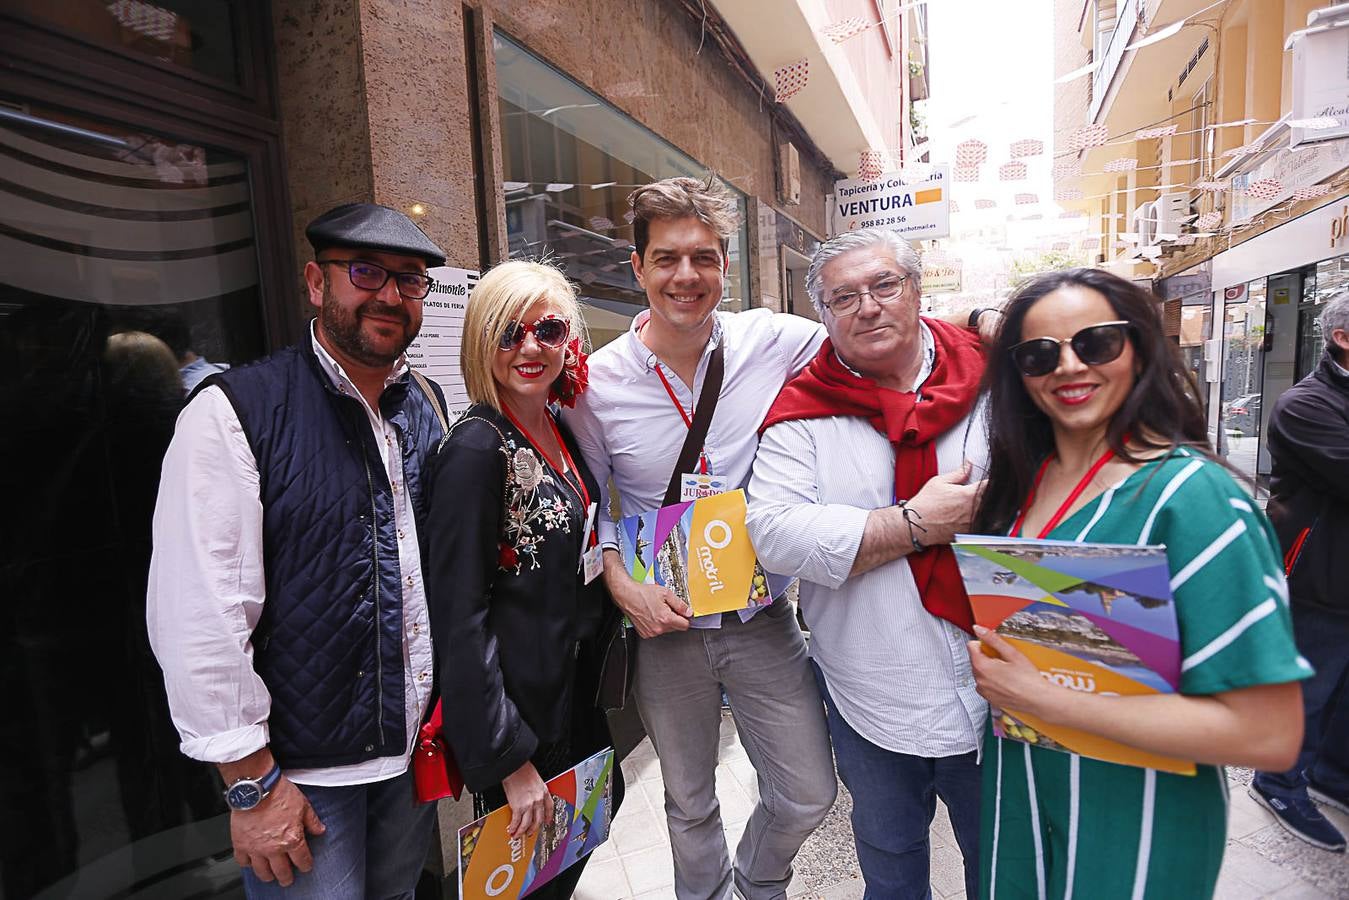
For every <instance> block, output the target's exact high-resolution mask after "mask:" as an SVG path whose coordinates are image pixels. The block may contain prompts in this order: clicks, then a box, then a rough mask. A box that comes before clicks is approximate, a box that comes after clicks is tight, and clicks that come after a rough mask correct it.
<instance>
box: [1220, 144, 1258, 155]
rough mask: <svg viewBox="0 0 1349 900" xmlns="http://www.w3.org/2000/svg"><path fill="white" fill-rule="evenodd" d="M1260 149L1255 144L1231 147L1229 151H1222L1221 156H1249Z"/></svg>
mask: <svg viewBox="0 0 1349 900" xmlns="http://www.w3.org/2000/svg"><path fill="white" fill-rule="evenodd" d="M1259 149H1260V148H1259V147H1257V146H1256V145H1255V144H1242V145H1241V146H1240V147H1233V148H1232V149H1231V150H1224V151H1223V156H1250V155H1251V154H1252V153H1255V152H1257V151H1258V150H1259Z"/></svg>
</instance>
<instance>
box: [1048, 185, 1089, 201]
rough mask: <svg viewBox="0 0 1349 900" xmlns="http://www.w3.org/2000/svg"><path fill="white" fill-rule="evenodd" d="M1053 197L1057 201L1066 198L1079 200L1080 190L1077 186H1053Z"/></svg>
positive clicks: (1080, 196)
mask: <svg viewBox="0 0 1349 900" xmlns="http://www.w3.org/2000/svg"><path fill="white" fill-rule="evenodd" d="M1054 199H1055V200H1058V201H1059V202H1064V201H1066V200H1081V199H1082V192H1081V191H1079V190H1078V189H1077V188H1054Z"/></svg>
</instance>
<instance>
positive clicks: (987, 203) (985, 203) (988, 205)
mask: <svg viewBox="0 0 1349 900" xmlns="http://www.w3.org/2000/svg"><path fill="white" fill-rule="evenodd" d="M997 205H998V204H997V203H996V202H994V201H992V200H975V201H974V208H975V209H993V208H994V207H995V206H997Z"/></svg>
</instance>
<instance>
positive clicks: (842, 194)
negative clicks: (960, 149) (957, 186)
mask: <svg viewBox="0 0 1349 900" xmlns="http://www.w3.org/2000/svg"><path fill="white" fill-rule="evenodd" d="M931 169H932V171H931V175H929V177H928V178H927V179H926V180H924V181H914V180H911V179H910V180H906V179H905V178H904V176H903V175H902V174H901V173H899V172H890V173H888V174H885V175H882V176H881V177H880V178H877V179H876V180H875V181H863V180H861V179H860V178H850V179H847V180H844V181H838V182H835V183H834V196H833V198H832V200H831V207H832V208H831V209H830V211H829V212H830V218H831V221H832V223H833V227H831V228H830V229H829V233H830V235H836V234H842V233H843V232H845V231H857V230H858V229H860V228H889V229H892V230H894V231H897V232H899V234H900V235H901V236H903V237H904V238H907V239H908V240H911V241H928V240H932V239H933V238H943V237H948V236H949V235H950V234H951V187H950V185H951V167H950V166H948V165H940V166H932V167H931Z"/></svg>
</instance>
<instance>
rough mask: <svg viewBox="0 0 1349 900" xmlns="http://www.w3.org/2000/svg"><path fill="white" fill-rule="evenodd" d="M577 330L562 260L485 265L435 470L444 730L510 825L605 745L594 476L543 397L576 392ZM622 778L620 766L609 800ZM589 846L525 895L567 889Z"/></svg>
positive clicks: (468, 780)
mask: <svg viewBox="0 0 1349 900" xmlns="http://www.w3.org/2000/svg"><path fill="white" fill-rule="evenodd" d="M583 342H584V327H583V323H582V320H581V313H580V308H579V306H578V304H577V302H576V294H575V291H574V290H573V288H572V286H571V285H570V284H569V283H568V282H567V279H566V277H565V276H564V275H563V274H562V273H561V272H560V271H558V270H557V269H556V268H554V267H552V266H550V265H546V264H543V263H537V262H525V261H515V262H507V263H502V264H501V265H499V266H497V267H496V268H494V269H492V270H491V271H489V272H488V273H487V274H486V275H484V276H483V278H482V280H481V281H480V282H479V283H478V286H477V287H476V288H475V289H474V291H473V296H472V297H471V298H470V301H469V304H468V311H467V314H466V316H465V320H464V330H463V337H462V345H461V351H460V358H461V361H462V362H461V365H462V368H463V373H464V382H465V385H466V387H467V389H468V395H469V399H470V400H472V401H473V405H472V406H470V407H469V408H468V409H467V410H466V411H465V412H464V414H463V415H462V416H461V417H460V418H459V419H457V420H456V421H455V422H454V423H453V424H452V425H451V426H450V431H449V434H448V435H447V436H446V438H445V440H444V442H443V443H442V444H441V446H440V449H439V450H438V451H437V453H436V456H435V459H434V460H433V462H432V465H431V467H430V468H431V472H432V474H431V477H430V485H429V490H430V493H431V501H430V512H429V515H428V529H427V553H426V568H427V590H428V598H429V601H430V607H431V626H432V629H433V634H434V636H435V647H436V655H437V659H438V660H439V663H440V666H439V672H440V676H439V677H440V683H441V697H442V700H443V715H444V731H445V737H446V739H447V740H448V741H449V744H450V746H451V747H452V748H453V750H454V755H455V759H456V761H457V762H458V764H459V770H460V772H461V773H462V775H463V778H464V782H465V784H466V785H467V786H468V787H469V789H470V790H472V791H473V792H474V794H475V803H476V809H475V813H476V814H477V815H479V816H482V815H486V814H487V813H488V812H491V811H492V810H494V809H497V808H500V807H502V806H507V805H508V806H509V807H510V810H511V821H510V825H509V828H508V831H509V833H510V834H511V836H513V837H514V836H517V835H524V834H529V833H533V832H534V831H536V830H537V829H539V828H540V827H541V826H544V825H548V824H551V823H552V822H553V821H554V815H555V813H554V805H553V797H552V795H550V794H549V792H548V788H547V786H546V785H545V784H544V782H545V781H546V780H548V779H549V778H552V777H554V776H555V775H559V774H561V773H563V772H565V771H567V770H568V769H570V768H571V767H572V766H574V765H576V764H577V763H578V762H581V761H582V760H584V759H586V758H588V757H589V756H591V755H592V754H594V753H595V752H597V751H599V750H601V749H603V748H605V747H607V746H609V745H610V743H611V741H610V737H609V731H608V727H607V724H606V721H605V716H604V712H603V711H602V710H600V709H597V708H596V705H595V700H596V688H597V684H596V683H595V682H594V681H592V680H589V679H587V678H586V677H584V675H585V674H586V673H589V672H590V671H592V670H593V667H592V666H590V665H589V663H590V662H591V660H592V654H593V653H594V652H595V650H596V648H595V643H596V637H597V635H598V633H599V630H600V627H601V623H602V621H603V620H604V618H605V614H606V611H607V610H608V609H609V607H610V603H609V599H608V595H607V593H606V592H605V590H604V585H603V582H602V581H601V580H600V579H599V578H598V574H599V554H600V549H599V541H598V537H597V535H596V533H595V531H594V517H595V514H596V512H597V509H598V506H597V501H598V499H599V495H600V492H599V485H598V484H597V483H596V482H595V479H594V477H592V475H591V474H590V471H589V470H588V469H587V468H586V465H585V461H584V460H583V459H582V457H581V454H580V451H579V450H578V449H577V447H576V444H575V441H574V440H573V438H572V437H571V434H570V432H569V431H568V430H567V428H566V426H564V425H561V424H560V423H559V422H558V421H557V417H556V415H555V414H554V413H553V412H552V411H551V410H550V409H549V406H548V404H549V402H550V401H553V400H556V401H560V402H562V403H564V404H565V405H571V403H573V402H574V401H575V398H576V397H577V395H578V394H580V393H581V392H583V391H584V390H585V381H586V363H585V357H584V353H583V351H582V344H583ZM587 554H589V555H591V556H592V557H593V559H594V567H593V569H592V570H591V571H590V572H589V573H587V571H586V566H585V565H584V557H585V556H586V555H587ZM587 575H589V580H588V579H587ZM578 669H579V670H580V672H581V673H582V677H580V678H578ZM622 777H623V776H622V774H621V772H620V771H619V768H618V766H614V767H613V770H612V775H611V778H613V779H614V781H613V792H614V793H613V798H614V803H613V808H614V809H616V808H617V806H618V802H619V800H620V799H621V797H622ZM586 859H589V857H588V856H587V857H585V859H583V860H582V861H581V862H578V863H576V864H575V865H573V866H571V867H570V868H569V869H567V870H566V871H565V872H563V873H562V874H560V875H559V876H557V877H556V878H555V879H553V880H552V881H551V882H549V883H548V884H547V885H545V886H543V887H542V888H541V889H540V890H537V891H533V892H531V894H530V896H531V897H545V898H547V897H559V898H560V897H569V896H571V892H572V889H573V888H574V887H575V885H576V882H577V881H578V880H579V879H580V877H581V872H582V870H583V869H584V867H585V860H586Z"/></svg>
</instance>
